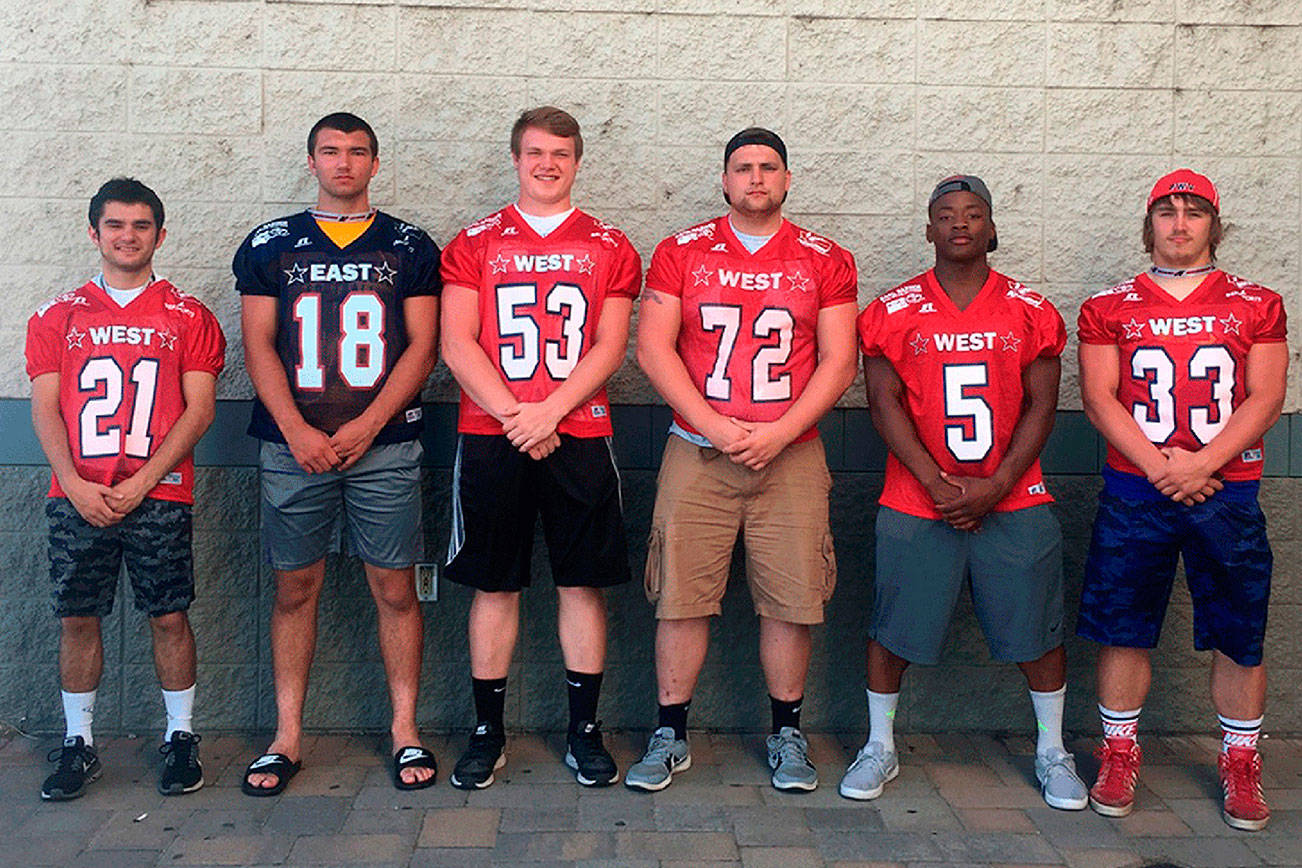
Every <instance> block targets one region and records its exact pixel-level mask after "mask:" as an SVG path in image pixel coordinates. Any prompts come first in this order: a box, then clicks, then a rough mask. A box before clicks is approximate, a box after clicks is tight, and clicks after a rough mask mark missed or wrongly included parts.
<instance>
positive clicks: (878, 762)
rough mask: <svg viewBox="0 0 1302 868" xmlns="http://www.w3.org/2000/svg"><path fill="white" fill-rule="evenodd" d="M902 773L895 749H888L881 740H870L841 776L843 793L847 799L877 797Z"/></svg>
mask: <svg viewBox="0 0 1302 868" xmlns="http://www.w3.org/2000/svg"><path fill="white" fill-rule="evenodd" d="M899 773H900V761H899V758H898V757H897V756H896V754H895V751H893V750H887V749H886V745H884V744H882V743H881V742H880V741H870V742H868V743H867V744H865V745H864V746H863V747H862V748H860V750H859V755H858V756H856V757H855V758H854V762H852V763H850V767H849V768H848V769H846V770H845V775H844V776H843V777H842V778H841V795H843V796H845V797H846V798H847V799H860V800H864V799H875V798H877V797H878V796H880V795H881V794H882V790H883V789H884V788H885V787H886V782H887V781H893V780H895V776H896V775H898V774H899Z"/></svg>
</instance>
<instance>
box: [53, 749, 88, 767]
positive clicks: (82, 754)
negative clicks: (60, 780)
mask: <svg viewBox="0 0 1302 868" xmlns="http://www.w3.org/2000/svg"><path fill="white" fill-rule="evenodd" d="M45 758H46V759H47V760H49V761H50V762H54V761H55V760H58V762H59V765H58V767H57V768H56V769H55V772H56V773H66V772H73V771H82V770H84V769H85V768H86V766H87V765H88V763H87V762H86V746H85V745H84V744H83V745H71V744H65V745H60V746H59V747H56V748H54V750H52V751H50V752H49V753H48V754H46V755H45Z"/></svg>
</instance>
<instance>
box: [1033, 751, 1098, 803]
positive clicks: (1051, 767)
mask: <svg viewBox="0 0 1302 868" xmlns="http://www.w3.org/2000/svg"><path fill="white" fill-rule="evenodd" d="M1035 777H1036V779H1037V780H1039V782H1040V791H1041V792H1042V793H1043V794H1044V801H1045V802H1046V803H1047V804H1048V805H1049V807H1051V808H1058V809H1059V810H1063V811H1083V810H1085V806H1086V805H1088V804H1089V801H1090V792H1089V788H1088V787H1086V786H1085V782H1084V781H1082V780H1081V779H1080V776H1079V775H1078V774H1076V760H1075V759H1074V758H1073V757H1072V755H1071V754H1069V753H1067V751H1065V750H1063V749H1062V748H1060V747H1055V748H1051V749H1049V750H1048V751H1046V752H1044V753H1041V754H1036V755H1035Z"/></svg>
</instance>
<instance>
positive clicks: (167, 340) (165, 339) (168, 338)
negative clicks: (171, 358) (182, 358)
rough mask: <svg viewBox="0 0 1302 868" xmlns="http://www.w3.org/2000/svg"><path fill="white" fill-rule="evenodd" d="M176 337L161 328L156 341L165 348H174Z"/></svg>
mask: <svg viewBox="0 0 1302 868" xmlns="http://www.w3.org/2000/svg"><path fill="white" fill-rule="evenodd" d="M176 338H177V336H176V335H174V334H172V332H170V331H168V330H167V329H163V330H162V331H161V332H159V333H158V343H159V345H160V346H161V347H162V348H163V349H165V350H174V349H176Z"/></svg>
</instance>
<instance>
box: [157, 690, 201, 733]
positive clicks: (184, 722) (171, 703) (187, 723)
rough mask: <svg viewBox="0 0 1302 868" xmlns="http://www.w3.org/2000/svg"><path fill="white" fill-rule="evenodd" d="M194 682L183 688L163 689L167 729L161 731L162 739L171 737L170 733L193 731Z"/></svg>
mask: <svg viewBox="0 0 1302 868" xmlns="http://www.w3.org/2000/svg"><path fill="white" fill-rule="evenodd" d="M195 686H196V685H194V684H191V685H190V686H189V687H187V688H186V689H185V690H164V691H163V705H164V707H166V708H167V729H166V730H165V731H164V732H163V741H168V740H170V739H171V738H172V733H174V732H177V731H178V730H179V731H181V732H190V733H193V732H194V729H193V727H194V689H195Z"/></svg>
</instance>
